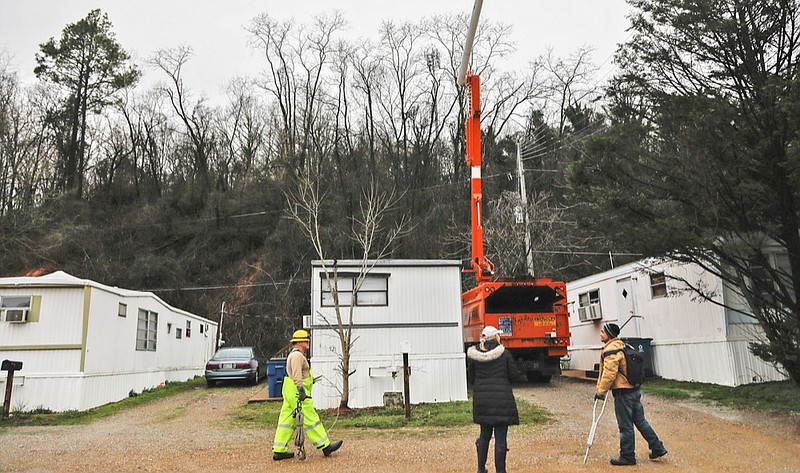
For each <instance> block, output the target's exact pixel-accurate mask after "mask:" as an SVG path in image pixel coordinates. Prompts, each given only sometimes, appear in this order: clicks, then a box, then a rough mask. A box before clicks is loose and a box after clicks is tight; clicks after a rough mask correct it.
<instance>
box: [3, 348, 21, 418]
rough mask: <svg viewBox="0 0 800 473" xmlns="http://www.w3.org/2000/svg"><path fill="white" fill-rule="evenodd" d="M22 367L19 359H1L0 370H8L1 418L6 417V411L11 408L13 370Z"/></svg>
mask: <svg viewBox="0 0 800 473" xmlns="http://www.w3.org/2000/svg"><path fill="white" fill-rule="evenodd" d="M21 369H22V362H21V361H11V360H3V364H2V366H0V370H2V371H8V378H7V379H6V397H5V400H4V401H3V418H4V419H5V418H8V411H9V409H10V408H11V386H12V385H13V384H14V371H18V370H21Z"/></svg>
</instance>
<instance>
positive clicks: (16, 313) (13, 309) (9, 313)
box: [0, 296, 32, 322]
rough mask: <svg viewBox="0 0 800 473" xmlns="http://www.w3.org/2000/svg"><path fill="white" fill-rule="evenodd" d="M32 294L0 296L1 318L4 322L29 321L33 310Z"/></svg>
mask: <svg viewBox="0 0 800 473" xmlns="http://www.w3.org/2000/svg"><path fill="white" fill-rule="evenodd" d="M31 299H32V297H31V296H5V297H2V298H0V319H2V321H3V322H27V321H28V315H29V313H30V311H31Z"/></svg>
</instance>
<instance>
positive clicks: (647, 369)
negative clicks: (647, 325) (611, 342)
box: [622, 337, 655, 377]
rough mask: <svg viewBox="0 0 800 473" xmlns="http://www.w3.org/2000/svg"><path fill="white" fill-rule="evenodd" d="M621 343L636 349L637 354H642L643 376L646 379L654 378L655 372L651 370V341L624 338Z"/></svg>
mask: <svg viewBox="0 0 800 473" xmlns="http://www.w3.org/2000/svg"><path fill="white" fill-rule="evenodd" d="M622 341H623V342H625V343H627V344H628V345H630V346H632V347H633V348H635V349H637V350H638V351H639V353H641V354H642V357H643V358H644V375H645V376H647V377H652V376H655V371H654V369H653V348H652V345H651V344H650V342H652V341H653V339H652V338H636V337H625V338H623V339H622Z"/></svg>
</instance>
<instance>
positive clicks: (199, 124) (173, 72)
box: [151, 46, 214, 201]
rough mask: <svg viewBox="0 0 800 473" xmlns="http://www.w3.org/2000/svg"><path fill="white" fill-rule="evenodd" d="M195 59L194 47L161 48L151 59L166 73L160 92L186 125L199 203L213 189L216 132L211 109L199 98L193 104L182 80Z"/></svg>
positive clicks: (152, 62)
mask: <svg viewBox="0 0 800 473" xmlns="http://www.w3.org/2000/svg"><path fill="white" fill-rule="evenodd" d="M191 57H192V48H191V47H189V46H179V47H177V48H173V49H161V50H159V51H157V52H156V54H155V56H154V57H153V58H152V59H151V64H153V65H154V66H155V67H157V68H158V69H161V70H162V71H163V72H164V73H166V74H167V77H168V79H169V82H168V84H167V85H164V86H161V87H159V91H160V92H162V93H163V94H165V95H166V96H167V98H168V99H169V103H170V105H171V106H172V109H173V110H174V111H175V114H176V115H177V116H178V118H179V119H180V121H181V123H183V125H184V127H185V130H186V134H187V136H188V138H189V140H190V143H191V146H192V170H193V173H194V177H195V179H196V183H197V184H198V185H196V186H193V187H192V188H193V189H196V190H197V191H198V192H199V193H200V200H201V201H204V200H205V196H206V195H207V193H208V192H209V190H210V189H211V178H210V172H209V169H210V166H209V159H210V154H211V152H212V147H213V139H214V137H213V129H212V126H211V118H212V117H211V115H212V112H211V110H210V109H209V108H208V107H206V106H205V104H204V102H205V100H204V99H203V98H200V99H199V100H197V101H195V102H194V103H192V101H191V97H190V95H189V91H188V90H187V88H186V85H185V83H184V81H183V67H184V66H185V65H186V63H187V62H188V61H189V59H190V58H191Z"/></svg>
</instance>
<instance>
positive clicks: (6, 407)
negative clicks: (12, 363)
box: [3, 370, 14, 419]
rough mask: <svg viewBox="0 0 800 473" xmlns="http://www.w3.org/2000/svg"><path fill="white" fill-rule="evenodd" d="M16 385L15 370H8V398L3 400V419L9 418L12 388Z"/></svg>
mask: <svg viewBox="0 0 800 473" xmlns="http://www.w3.org/2000/svg"><path fill="white" fill-rule="evenodd" d="M13 384H14V370H8V378H6V397H5V400H3V419H7V418H8V411H9V409H10V408H11V386H12V385H13Z"/></svg>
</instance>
